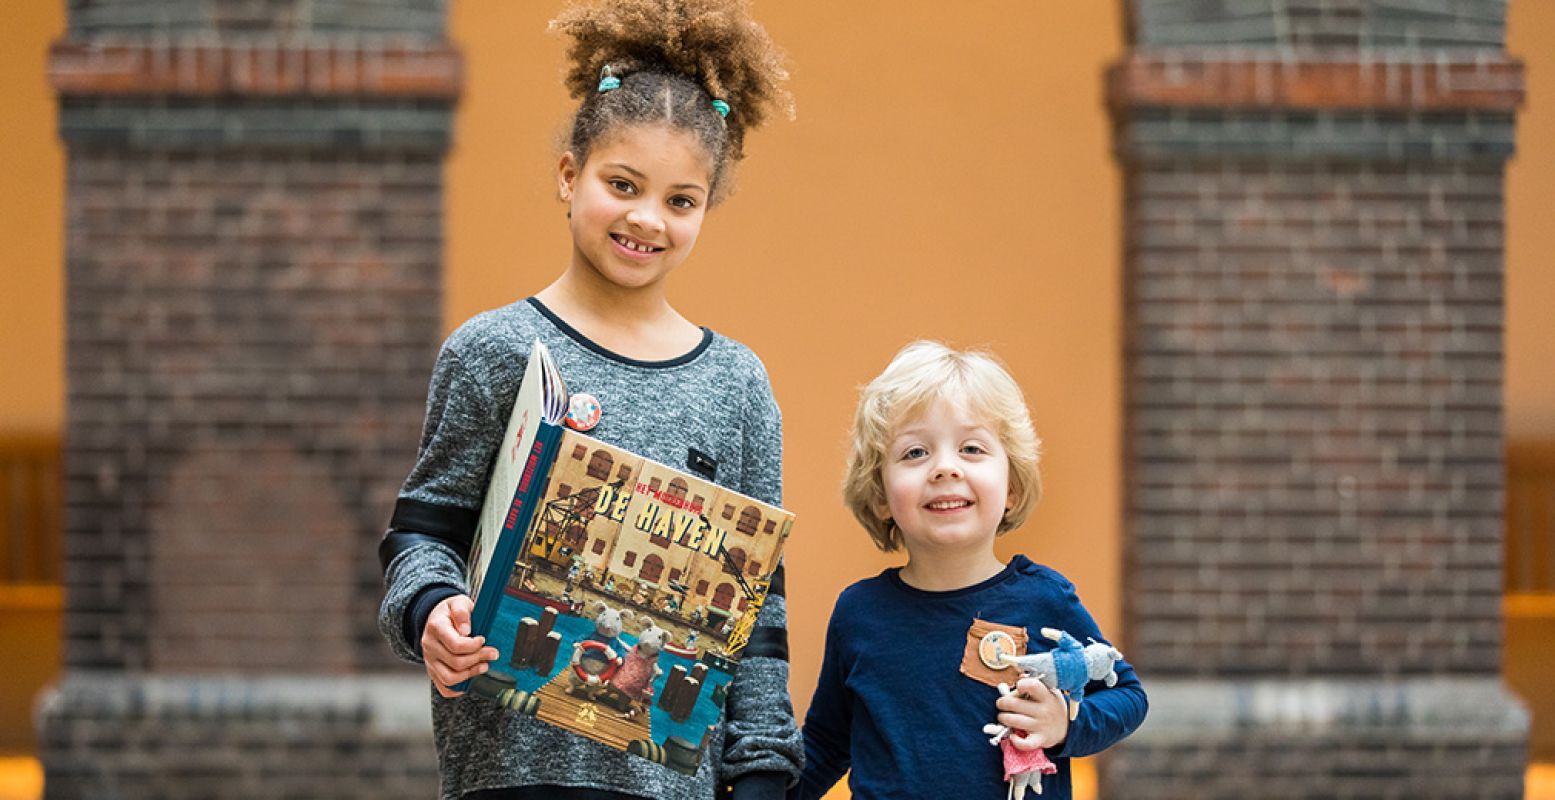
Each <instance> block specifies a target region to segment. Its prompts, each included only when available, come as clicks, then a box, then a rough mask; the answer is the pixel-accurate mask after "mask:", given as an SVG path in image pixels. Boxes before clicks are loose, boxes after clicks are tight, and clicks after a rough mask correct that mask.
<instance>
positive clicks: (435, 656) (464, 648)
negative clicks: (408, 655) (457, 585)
mask: <svg viewBox="0 0 1555 800" xmlns="http://www.w3.org/2000/svg"><path fill="white" fill-rule="evenodd" d="M474 607H475V601H473V600H471V599H470V596H469V595H465V594H457V595H454V596H453V597H449V598H447V599H445V600H444V601H443V602H441V603H438V604H437V605H436V606H435V607H433V609H432V613H431V614H430V615H428V616H427V626H426V628H425V629H424V630H423V631H421V655H422V657H423V658H424V659H425V660H426V664H427V677H429V678H431V679H432V685H433V686H436V687H437V693H438V694H440V695H442V696H444V697H458V696H459V695H461V694H464V692H456V691H454V690H453V689H450V688H448V687H450V686H452V685H454V684H456V683H459V682H461V681H466V680H469V679H470V678H473V677H475V676H476V675H480V674H481V673H484V672H485V671H486V662H487V661H494V660H496V658H497V656H498V653H497V648H495V647H486V646H485V644H486V637H484V636H475V637H471V636H470V610H471V609H472V608H474Z"/></svg>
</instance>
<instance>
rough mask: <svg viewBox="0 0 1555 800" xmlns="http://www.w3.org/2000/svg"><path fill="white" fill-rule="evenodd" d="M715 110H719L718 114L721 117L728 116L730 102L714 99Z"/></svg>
mask: <svg viewBox="0 0 1555 800" xmlns="http://www.w3.org/2000/svg"><path fill="white" fill-rule="evenodd" d="M713 110H714V111H717V112H718V116H720V117H727V116H729V104H728V103H725V102H724V101H722V100H714V101H713Z"/></svg>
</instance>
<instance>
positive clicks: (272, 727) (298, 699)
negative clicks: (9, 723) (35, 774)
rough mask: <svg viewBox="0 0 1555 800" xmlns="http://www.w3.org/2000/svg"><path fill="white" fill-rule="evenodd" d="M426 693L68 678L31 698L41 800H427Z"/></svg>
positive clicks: (313, 680) (377, 686)
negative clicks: (327, 799) (42, 766)
mask: <svg viewBox="0 0 1555 800" xmlns="http://www.w3.org/2000/svg"><path fill="white" fill-rule="evenodd" d="M427 691H428V690H427V684H426V681H425V680H424V679H421V678H409V677H405V678H401V677H386V676H385V677H365V676H355V677H349V676H347V677H264V678H239V677H230V676H176V675H156V676H152V675H143V676H130V675H125V674H123V673H110V672H88V671H73V672H71V673H68V674H67V675H66V676H65V678H64V680H63V681H62V682H61V683H60V684H59V685H58V686H56V687H54V688H53V689H51V690H49V691H48V692H46V693H45V694H44V695H43V696H42V697H41V699H40V701H39V706H38V724H39V727H40V740H41V741H40V743H41V749H42V755H43V761H44V764H45V776H44V778H45V784H44V792H45V796H46V797H48V798H156V800H183V799H185V798H190V799H192V798H211V797H221V798H241V799H244V800H247V799H249V798H252V800H276V799H277V798H322V797H330V798H363V800H368V799H369V798H370V799H371V800H380V799H381V798H400V797H403V798H418V800H425V798H429V797H436V796H437V789H438V784H437V757H436V753H435V752H434V750H433V746H432V720H431V708H430V703H429V701H428V698H427Z"/></svg>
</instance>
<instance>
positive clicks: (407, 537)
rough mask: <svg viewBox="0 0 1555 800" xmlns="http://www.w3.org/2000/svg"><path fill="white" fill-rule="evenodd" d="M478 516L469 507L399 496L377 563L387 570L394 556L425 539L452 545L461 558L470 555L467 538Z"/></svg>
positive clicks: (469, 538)
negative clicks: (438, 503) (424, 501)
mask: <svg viewBox="0 0 1555 800" xmlns="http://www.w3.org/2000/svg"><path fill="white" fill-rule="evenodd" d="M479 518H480V515H479V514H478V513H476V512H474V511H471V510H469V509H464V508H455V507H452V506H439V505H434V504H432V503H423V502H421V501H419V500H409V499H406V498H403V497H402V498H400V500H399V502H397V503H395V504H394V516H393V518H392V519H390V520H389V532H388V533H386V534H384V536H383V541H382V542H379V543H378V564H379V566H380V567H381V568H383V569H385V570H387V569H388V568H389V562H391V561H393V560H394V557H395V556H397V555H399V554H400V553H403V552H405V551H406V550H408V549H410V548H411V547H414V546H415V545H418V544H421V543H422V542H427V541H434V542H438V543H440V544H443V545H446V546H448V547H451V548H453V551H454V552H455V553H458V554H459V557H460V558H469V555H470V541H471V540H472V539H474V538H475V523H476V520H478V519H479Z"/></svg>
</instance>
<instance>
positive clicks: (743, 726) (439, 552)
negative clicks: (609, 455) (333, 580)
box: [378, 298, 804, 798]
mask: <svg viewBox="0 0 1555 800" xmlns="http://www.w3.org/2000/svg"><path fill="white" fill-rule="evenodd" d="M536 338H538V339H540V340H541V341H543V342H545V344H546V346H547V347H548V348H549V349H550V351H551V353H552V355H553V356H554V358H555V360H556V363H557V366H558V367H559V368H560V370H561V374H562V376H563V378H564V379H565V380H566V381H567V388H568V390H569V391H573V392H588V393H589V394H592V395H593V396H594V397H596V398H598V399H599V401H600V405H601V406H602V407H603V408H604V413H603V415H602V417H601V419H600V422H599V425H598V426H597V427H596V428H594V430H592V431H590V435H592V436H594V437H596V438H598V439H600V440H602V441H605V442H609V443H612V444H615V445H618V446H621V447H624V448H627V449H630V450H632V451H634V452H637V453H640V454H642V455H644V456H647V457H648V458H651V459H653V460H655V461H659V462H662V463H665V464H669V465H672V466H677V467H678V466H682V465H685V464H686V463H687V458H688V453H689V451H690V449H692V448H694V449H696V450H697V451H699V452H700V453H703V454H706V455H707V456H710V457H711V458H712V459H713V460H714V461H715V462H716V473H715V475H714V481H715V482H716V483H718V484H720V485H723V486H727V487H730V488H733V489H735V490H737V491H740V492H743V493H745V494H748V495H750V496H752V497H756V498H758V499H761V500H764V501H766V502H769V503H772V504H774V505H778V504H781V502H782V477H781V464H782V421H781V418H780V416H779V412H778V408H777V403H776V401H775V400H774V399H773V397H772V387H771V385H770V384H769V383H768V381H767V374H766V370H765V368H764V367H763V366H762V364H761V361H760V360H759V359H757V358H756V356H755V354H753V353H752V352H751V351H750V350H749V349H748V348H746V347H745V346H744V345H741V344H740V343H738V342H736V341H734V340H732V339H728V338H725V337H723V336H719V335H718V334H716V333H713V332H712V331H706V330H704V334H703V339H702V343H701V344H700V345H699V346H698V347H697V348H696V349H694V350H693V351H692V352H690V353H687V354H686V355H684V356H681V357H679V358H676V359H674V360H671V361H659V362H642V361H635V360H632V359H628V358H624V357H622V356H619V355H616V354H614V353H611V352H609V351H607V350H605V349H604V348H602V347H600V346H599V345H597V344H595V343H593V342H592V341H590V340H588V339H586V338H585V337H583V336H582V335H581V334H580V333H578V332H577V331H575V330H574V329H572V328H571V327H570V326H568V325H567V324H566V323H565V322H563V321H562V320H561V319H560V318H558V317H556V316H555V315H554V314H553V313H552V312H550V311H549V310H548V309H546V308H545V307H544V306H543V305H541V304H540V302H539V301H538V300H535V299H533V298H531V299H529V300H527V301H522V302H518V303H514V304H512V305H509V306H506V307H503V308H499V309H495V310H492V311H488V312H485V313H483V314H480V315H478V316H476V317H474V318H472V319H471V320H469V321H468V322H466V323H465V324H464V325H463V326H461V327H460V328H459V329H458V330H456V331H454V333H453V334H452V335H451V336H449V338H448V340H447V341H446V342H445V343H444V344H443V348H442V351H441V352H440V353H439V355H438V358H437V365H436V367H435V368H434V370H433V373H432V382H431V390H430V393H429V394H428V397H427V416H426V423H425V429H424V431H423V432H422V438H421V449H420V452H419V454H418V455H417V457H416V464H415V466H414V468H413V469H412V470H411V472H410V476H409V477H408V478H407V479H406V480H405V485H404V487H403V488H402V489H401V490H400V499H399V503H398V505H397V506H396V510H395V521H394V523H392V524H391V527H390V531H389V533H388V534H387V535H386V536H385V541H384V546H383V548H382V550H381V553H382V555H383V556H384V559H385V561H386V565H385V573H384V581H385V584H386V589H385V592H384V598H383V605H382V607H381V608H380V610H379V615H378V622H379V627H380V629H381V630H382V631H383V633H384V636H386V637H387V638H388V640H389V643H390V644H391V645H392V646H393V648H394V652H395V653H396V654H398V655H399V656H400V657H402V658H404V659H406V660H409V661H414V662H418V663H419V662H420V661H421V654H420V647H419V635H420V630H419V626H420V625H424V624H425V619H426V617H425V614H426V612H427V611H428V610H429V609H430V605H431V604H430V603H429V602H428V601H429V600H435V599H437V598H439V597H442V596H446V595H448V594H451V593H454V592H455V591H460V592H462V591H464V586H465V584H464V556H465V555H466V554H467V552H468V542H469V538H470V532H471V531H473V529H474V519H475V514H476V512H477V511H478V509H479V508H480V506H481V501H482V499H483V496H484V494H485V489H486V481H487V473H488V471H489V470H490V468H491V464H492V461H493V458H494V456H495V453H496V449H497V445H498V441H499V440H500V439H501V437H502V432H503V428H504V426H505V424H506V422H507V416H508V412H509V410H510V409H511V407H512V402H513V397H514V395H515V394H516V392H517V390H518V384H519V381H520V380H521V379H522V377H523V371H524V365H525V363H526V356H527V353H528V351H529V345H530V343H531V342H532V341H533V340H534V339H536ZM786 625H787V620H786V614H785V602H784V597H783V594H782V581H781V579H779V580H776V581H774V583H773V589H772V592H771V594H769V596H768V598H767V601H766V603H765V604H764V605H763V606H762V609H761V614H760V617H759V618H758V620H757V628H756V630H755V632H753V634H752V637H751V645H750V647H749V649H748V650H747V652H746V654H745V656H744V657H743V658H742V659H741V661H740V665H739V668H738V670H737V671H736V674H735V677H734V680H733V683H732V684H731V686H730V689H731V691H730V693H729V697H728V701H727V705H726V706H725V715H724V721H723V726H722V730H721V731H720V733H719V735H718V737H717V738H716V739H715V740H714V741H713V742H712V744H711V745H710V746H709V755H710V758H708V759H707V760H706V761H705V762H704V763H703V765H702V768H701V769H700V770H699V771H698V772H697V774H696V775H694V776H686V775H682V774H680V773H678V772H675V771H673V770H670V769H667V768H665V767H663V766H660V765H658V764H654V763H652V762H650V761H648V760H646V759H643V758H639V757H636V756H631V755H628V754H626V753H623V752H621V751H618V750H614V749H612V748H609V747H606V746H604V745H602V744H598V743H596V742H594V741H591V740H589V739H586V738H584V737H582V736H577V735H574V734H571V733H568V732H566V731H562V730H560V729H557V728H554V727H552V726H550V725H547V724H545V723H542V722H539V721H537V720H535V719H534V718H532V717H527V716H524V715H521V714H516V713H511V712H508V711H506V710H505V709H503V708H501V707H500V706H498V705H496V704H495V703H491V702H489V701H486V700H482V699H479V698H474V697H469V696H465V697H458V698H453V699H448V698H444V697H442V696H441V695H439V694H437V692H436V691H435V690H433V689H432V688H431V687H430V683H429V685H428V691H429V692H430V694H431V697H432V717H433V728H434V735H435V738H436V742H437V749H438V760H439V767H440V772H441V776H442V796H443V797H444V798H457V797H460V796H461V795H463V794H464V793H466V792H470V791H474V790H477V789H493V788H500V787H516V786H557V787H589V788H595V789H605V790H610V791H615V792H621V793H625V794H630V795H636V796H642V797H650V798H710V797H713V796H714V794H715V790H716V789H717V788H718V787H720V786H725V785H731V784H732V785H733V786H734V789H735V793H736V794H735V796H736V797H742V798H743V797H748V796H755V795H756V794H757V793H758V791H759V790H764V791H759V793H760V794H768V793H770V792H771V791H773V790H776V791H779V792H780V791H781V790H782V788H783V786H784V785H785V784H786V783H791V782H793V781H794V780H797V777H798V771H799V765H800V762H801V760H802V758H803V752H804V745H803V741H802V740H801V738H800V736H799V732H798V728H797V726H796V725H795V723H794V716H793V707H792V704H791V702H790V700H789V696H788V661H787V647H786ZM564 795H565V793H564V792H562V793H559V796H564Z"/></svg>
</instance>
